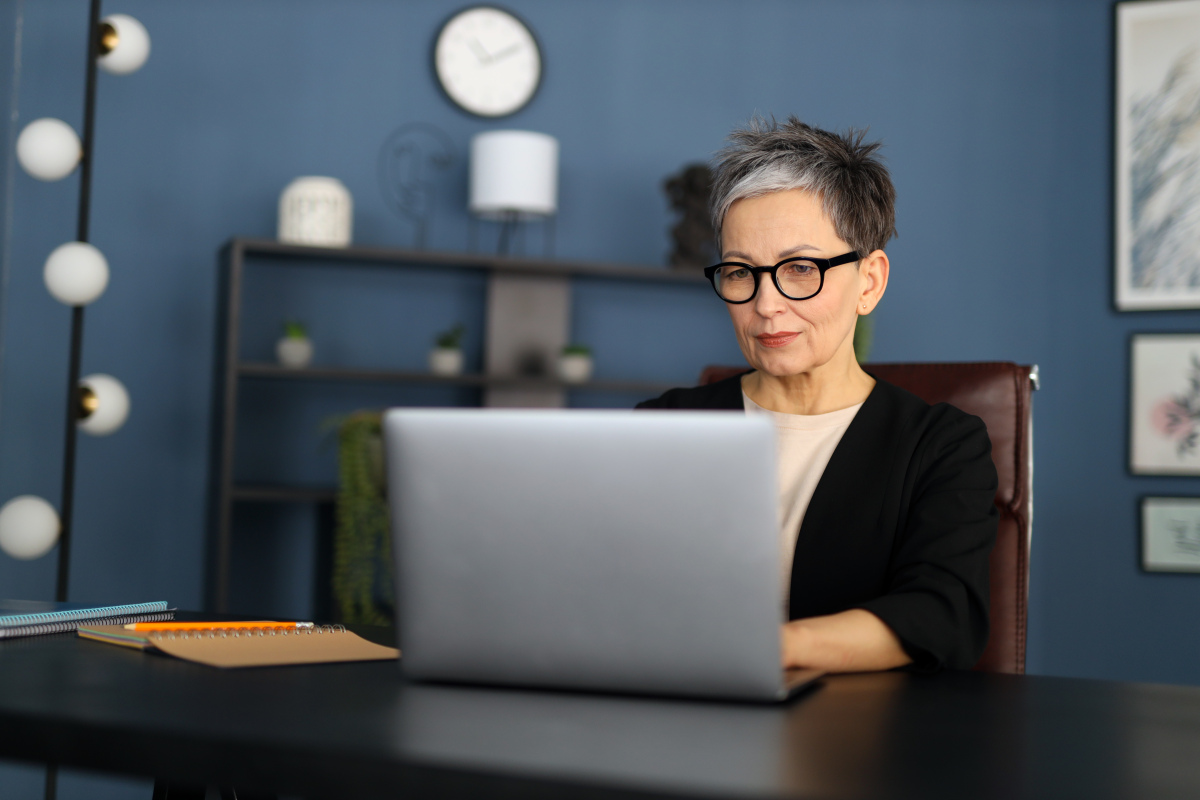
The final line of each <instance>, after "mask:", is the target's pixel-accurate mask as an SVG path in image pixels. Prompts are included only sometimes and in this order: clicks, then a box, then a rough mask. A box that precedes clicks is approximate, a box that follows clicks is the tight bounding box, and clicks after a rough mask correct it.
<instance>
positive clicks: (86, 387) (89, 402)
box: [79, 375, 129, 436]
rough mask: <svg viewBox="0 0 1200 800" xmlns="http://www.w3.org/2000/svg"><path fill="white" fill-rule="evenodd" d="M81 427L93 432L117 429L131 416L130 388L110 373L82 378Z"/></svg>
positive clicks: (102, 432) (105, 434)
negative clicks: (128, 389) (126, 387)
mask: <svg viewBox="0 0 1200 800" xmlns="http://www.w3.org/2000/svg"><path fill="white" fill-rule="evenodd" d="M79 392H80V402H79V405H80V408H79V430H81V431H83V432H84V433H90V434H91V435H92V436H108V435H109V434H110V433H115V432H116V431H117V430H118V429H120V427H121V426H122V425H124V424H125V420H126V419H128V418H129V392H127V391H125V386H124V385H123V384H122V383H121V382H120V381H119V380H117V379H116V378H114V377H113V376H111V375H88V376H86V377H84V378H80V379H79Z"/></svg>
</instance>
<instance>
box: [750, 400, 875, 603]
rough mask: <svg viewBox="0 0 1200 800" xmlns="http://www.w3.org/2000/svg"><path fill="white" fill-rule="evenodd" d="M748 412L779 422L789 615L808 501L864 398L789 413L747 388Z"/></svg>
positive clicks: (781, 547)
mask: <svg viewBox="0 0 1200 800" xmlns="http://www.w3.org/2000/svg"><path fill="white" fill-rule="evenodd" d="M742 403H743V404H745V406H746V413H747V414H765V415H767V416H769V417H770V418H771V420H772V422H774V423H775V433H776V440H777V442H778V449H777V451H776V452H777V454H778V455H777V459H778V465H779V521H780V528H779V554H780V559H779V566H780V570H781V571H782V574H781V576H780V577H781V580H782V581H783V605H784V616H785V618H786V616H787V605H788V594H789V590H790V588H791V576H792V557H793V556H794V555H795V552H796V537H798V536H799V535H800V523H801V522H803V521H804V512H805V511H807V510H808V502H809V501H810V500H811V499H812V496H813V492H814V491H816V488H817V483H818V482H819V481H820V480H821V475H822V474H824V472H825V467H826V466H827V465H828V464H829V459H830V458H831V457H832V456H833V451H834V450H835V449H836V448H837V446H838V442H840V441H841V440H842V435H843V434H844V433H845V432H846V429H847V428H849V427H850V422H851V421H852V420H853V419H854V415H855V414H857V413H858V410H859V409H860V408H862V403H859V404H858V405H853V406H850V407H849V408H842V409H839V410H837V411H830V412H829V413H828V414H785V413H783V412H781V411H769V410H767V409H765V408H763V407H762V406H760V405H759V404H758V403H755V402H754V401H753V400H751V399H750V397H749V396H748V395H747V394H746V393H745V392H744V391H743V392H742Z"/></svg>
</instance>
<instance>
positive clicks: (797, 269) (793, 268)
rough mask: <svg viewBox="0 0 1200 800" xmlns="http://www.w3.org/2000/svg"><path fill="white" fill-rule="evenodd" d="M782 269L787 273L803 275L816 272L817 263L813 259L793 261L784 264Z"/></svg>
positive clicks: (797, 275)
mask: <svg viewBox="0 0 1200 800" xmlns="http://www.w3.org/2000/svg"><path fill="white" fill-rule="evenodd" d="M780 270H781V271H782V272H783V273H784V274H786V275H791V276H796V277H803V276H805V275H811V274H812V273H814V272H816V271H817V265H816V264H814V263H812V262H811V261H793V262H792V263H790V264H784V265H783V266H782V267H780Z"/></svg>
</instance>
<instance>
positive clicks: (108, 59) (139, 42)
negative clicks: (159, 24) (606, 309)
mask: <svg viewBox="0 0 1200 800" xmlns="http://www.w3.org/2000/svg"><path fill="white" fill-rule="evenodd" d="M102 24H103V25H107V26H108V27H109V28H111V30H107V29H106V30H105V31H104V37H103V38H102V39H101V47H102V49H107V52H105V53H104V54H103V55H101V56H100V57H99V58H98V59H97V60H96V63H97V64H98V65H99V66H100V69H102V70H104V71H105V72H109V73H112V74H113V75H128V74H129V73H131V72H137V71H138V70H139V69H141V68H142V64H145V63H146V59H147V58H149V57H150V34H149V33H147V32H146V26H145V25H143V24H142V23H140V22H138V21H137V20H136V19H134V18H133V17H131V16H129V15H128V14H113V15H111V16H108V17H105V18H104V20H103V21H102Z"/></svg>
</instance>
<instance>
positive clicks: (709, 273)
mask: <svg viewBox="0 0 1200 800" xmlns="http://www.w3.org/2000/svg"><path fill="white" fill-rule="evenodd" d="M793 261H811V262H812V263H813V264H816V265H817V270H818V271H819V272H820V273H821V283H820V284H819V285H818V286H817V290H816V291H815V292H813V293H812V294H810V295H806V296H804V297H792V296H791V295H790V294H788V293H787V292H785V291H784V290H783V287H782V286H780V285H779V268H780V267H782V266H783V265H784V264H790V263H792V262H793ZM854 261H862V256H860V255H859V254H858V251H857V250H851V251H850V252H849V253H843V254H842V255H840V256H834V257H833V258H816V257H815V256H792V257H791V258H785V259H784V260H783V261H780V262H779V263H778V264H776V265H775V266H773V267H756V266H754V265H753V264H746V263H744V262H741V261H722V262H721V263H720V264H714V265H713V266H711V267H705V268H704V277H706V278H708V282H709V283H710V284H711V285H712V287H713V291H714V292H716V293H717V297H720V298H721V299H722V300H724V301H725V302H726V303H729V304H730V305H735V306H740V305H742V304H743V303H749V302H750V301H751V300H753V299H754V298H755V297H757V296H758V285H759V282H760V281H759V280H758V276H759V275H761V274H763V273H764V272H767V273H770V275H771V283H773V284H775V289H776V291H778V292H779V294H781V295H782V296H784V297H786V298H787V299H788V300H809V299H811V298H813V297H816V296H817V295H819V294H820V293H821V290H822V289H824V288H825V273H826V272H828V271H829V270H831V269H833V268H834V267H840V266H841V265H842V264H849V263H851V262H854ZM721 267H741V268H742V269H748V270H750V272H751V274H752V275H753V276H754V291H752V292H751V293H750V296H749V297H747V298H746V299H745V300H730V299H728V298H726V297H724V296H723V295H722V294H721V290H720V289H719V288H717V277H716V276H717V270H719V269H720V268H721Z"/></svg>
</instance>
